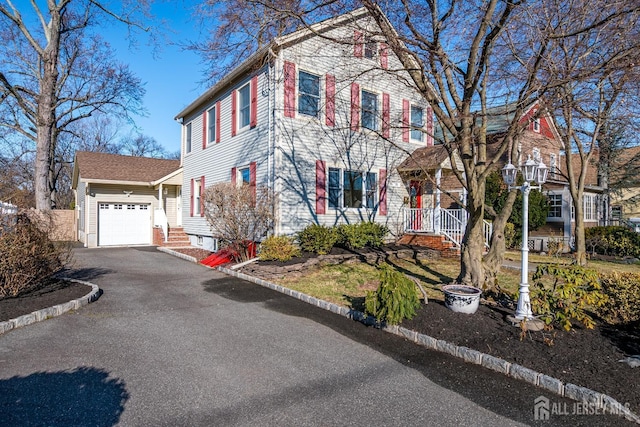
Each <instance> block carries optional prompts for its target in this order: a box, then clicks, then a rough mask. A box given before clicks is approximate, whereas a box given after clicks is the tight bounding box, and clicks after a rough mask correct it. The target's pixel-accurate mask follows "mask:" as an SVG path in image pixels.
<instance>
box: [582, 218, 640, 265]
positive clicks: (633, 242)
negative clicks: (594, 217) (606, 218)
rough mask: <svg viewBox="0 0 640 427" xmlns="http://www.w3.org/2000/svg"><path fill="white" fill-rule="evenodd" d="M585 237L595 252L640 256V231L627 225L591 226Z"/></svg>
mask: <svg viewBox="0 0 640 427" xmlns="http://www.w3.org/2000/svg"><path fill="white" fill-rule="evenodd" d="M585 239H586V244H587V248H588V249H589V250H590V251H591V253H593V254H600V255H611V256H616V257H625V256H633V257H636V258H638V257H640V233H635V232H633V231H631V230H629V229H628V228H625V227H612V226H607V227H589V228H586V229H585Z"/></svg>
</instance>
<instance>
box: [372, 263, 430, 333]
mask: <svg viewBox="0 0 640 427" xmlns="http://www.w3.org/2000/svg"><path fill="white" fill-rule="evenodd" d="M364 305H365V313H366V314H369V315H371V316H374V317H376V318H377V319H378V321H380V322H386V323H388V324H390V325H395V324H397V323H400V322H401V321H402V320H403V319H412V318H413V317H414V316H415V315H416V310H417V309H418V308H420V299H419V295H418V290H417V289H416V285H415V283H413V281H411V279H409V278H407V277H405V276H404V275H403V274H402V273H400V272H398V271H396V270H394V269H393V268H392V267H390V266H389V265H388V264H382V265H381V266H380V286H378V289H377V290H375V291H368V292H367V295H366V297H365V302H364Z"/></svg>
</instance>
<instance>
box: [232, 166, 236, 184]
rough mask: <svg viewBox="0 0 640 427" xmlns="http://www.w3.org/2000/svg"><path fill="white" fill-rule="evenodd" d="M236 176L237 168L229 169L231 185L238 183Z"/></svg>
mask: <svg viewBox="0 0 640 427" xmlns="http://www.w3.org/2000/svg"><path fill="white" fill-rule="evenodd" d="M237 174H238V168H231V183H232V184H237V183H238V178H237Z"/></svg>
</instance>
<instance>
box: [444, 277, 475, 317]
mask: <svg viewBox="0 0 640 427" xmlns="http://www.w3.org/2000/svg"><path fill="white" fill-rule="evenodd" d="M442 290H443V291H444V305H445V306H446V307H447V308H448V309H450V310H453V311H455V312H456V313H465V314H473V313H475V312H476V310H478V306H479V305H480V295H481V294H482V291H481V290H480V289H478V288H474V287H473V286H467V285H456V284H453V285H444V286H443V287H442Z"/></svg>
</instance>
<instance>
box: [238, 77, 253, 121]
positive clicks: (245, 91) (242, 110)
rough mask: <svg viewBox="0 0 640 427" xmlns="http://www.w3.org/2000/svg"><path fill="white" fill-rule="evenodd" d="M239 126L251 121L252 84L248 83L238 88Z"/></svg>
mask: <svg viewBox="0 0 640 427" xmlns="http://www.w3.org/2000/svg"><path fill="white" fill-rule="evenodd" d="M238 98H239V99H238V113H239V114H238V128H239V129H242V128H245V127H247V126H249V124H250V123H251V85H250V84H249V83H247V84H246V85H244V86H242V87H241V88H240V89H239V90H238Z"/></svg>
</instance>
